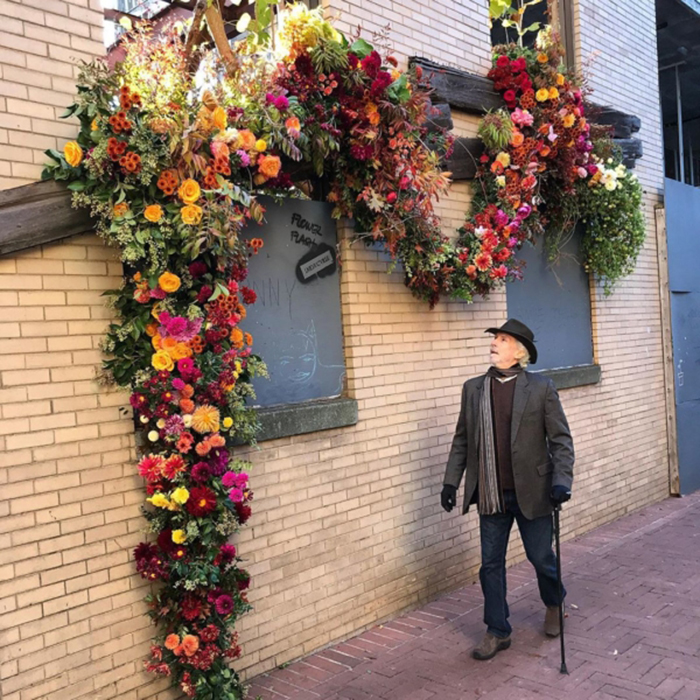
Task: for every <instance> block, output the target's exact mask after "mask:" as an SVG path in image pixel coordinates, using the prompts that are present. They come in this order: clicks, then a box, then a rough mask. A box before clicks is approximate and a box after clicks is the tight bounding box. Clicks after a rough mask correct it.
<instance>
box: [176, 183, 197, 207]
mask: <svg viewBox="0 0 700 700" xmlns="http://www.w3.org/2000/svg"><path fill="white" fill-rule="evenodd" d="M177 194H178V197H180V199H181V200H182V201H183V202H184V203H185V204H194V203H195V202H196V201H197V200H198V199H199V198H200V196H201V195H202V190H201V189H200V187H199V183H198V182H197V181H196V180H193V179H192V178H188V179H187V180H183V182H182V184H181V185H180V187H179V189H178V191H177Z"/></svg>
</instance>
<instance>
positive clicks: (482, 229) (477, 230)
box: [474, 226, 488, 238]
mask: <svg viewBox="0 0 700 700" xmlns="http://www.w3.org/2000/svg"><path fill="white" fill-rule="evenodd" d="M487 231H488V229H487V228H486V227H485V226H477V227H476V228H475V229H474V234H475V235H476V237H477V238H483V237H484V235H485V234H486V232H487Z"/></svg>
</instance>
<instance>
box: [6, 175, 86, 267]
mask: <svg viewBox="0 0 700 700" xmlns="http://www.w3.org/2000/svg"><path fill="white" fill-rule="evenodd" d="M0 221H2V226H1V227H0V255H7V254H8V253H15V252H17V251H19V250H24V249H26V248H33V247H34V246H38V245H44V244H46V243H53V242H54V241H60V240H61V239H63V238H68V237H69V236H75V235H77V234H79V233H86V232H88V231H92V230H94V224H93V223H92V222H91V221H90V216H89V214H88V212H87V210H85V209H73V208H72V207H71V193H70V192H69V191H68V190H67V189H66V187H65V185H62V184H59V183H58V182H55V181H54V180H47V181H46V182H35V183H33V184H31V185H24V186H23V187H14V188H13V189H11V190H3V191H0Z"/></svg>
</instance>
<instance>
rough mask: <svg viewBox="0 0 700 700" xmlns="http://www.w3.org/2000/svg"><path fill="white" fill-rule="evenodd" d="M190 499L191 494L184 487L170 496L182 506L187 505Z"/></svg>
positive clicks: (177, 489)
mask: <svg viewBox="0 0 700 700" xmlns="http://www.w3.org/2000/svg"><path fill="white" fill-rule="evenodd" d="M189 497H190V492H189V491H188V490H187V489H186V488H185V487H184V486H179V487H178V488H176V489H175V490H174V491H173V492H172V493H171V494H170V498H172V499H173V501H175V503H177V504H179V505H181V506H182V505H184V504H185V503H187V499H188V498H189Z"/></svg>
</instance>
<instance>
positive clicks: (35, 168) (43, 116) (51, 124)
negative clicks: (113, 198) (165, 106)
mask: <svg viewBox="0 0 700 700" xmlns="http://www.w3.org/2000/svg"><path fill="white" fill-rule="evenodd" d="M102 54H104V47H103V45H102V4H101V1H100V0H66V2H64V1H63V0H20V2H17V0H0V189H6V188H8V187H17V186H18V185H23V184H25V183H28V182H31V181H33V180H37V179H38V178H39V177H40V176H41V170H42V168H43V164H44V162H45V161H46V156H45V155H44V151H45V150H46V149H47V148H62V147H63V144H64V143H65V142H66V141H67V140H69V139H70V138H73V137H74V136H75V133H76V128H75V125H74V124H73V123H72V121H71V120H61V119H59V117H60V115H61V114H63V112H64V111H65V108H66V107H67V106H68V105H69V104H70V103H71V102H72V98H73V95H74V93H75V78H76V76H77V68H76V63H75V62H76V61H77V60H79V59H84V60H90V59H91V58H92V57H93V56H95V55H102Z"/></svg>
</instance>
